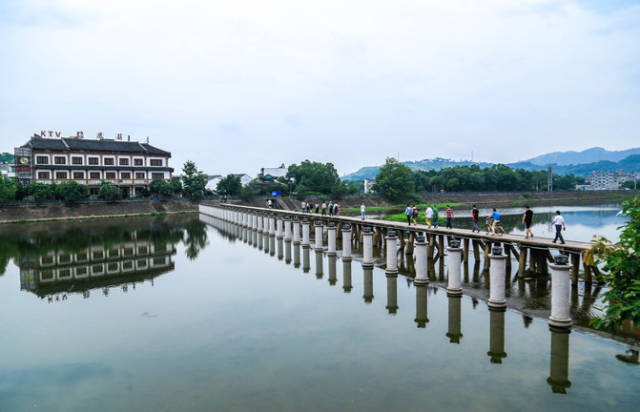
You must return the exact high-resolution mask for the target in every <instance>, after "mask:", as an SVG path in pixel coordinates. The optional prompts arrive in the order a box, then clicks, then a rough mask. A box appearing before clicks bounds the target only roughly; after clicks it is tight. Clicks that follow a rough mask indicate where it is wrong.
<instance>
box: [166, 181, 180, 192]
mask: <svg viewBox="0 0 640 412" xmlns="http://www.w3.org/2000/svg"><path fill="white" fill-rule="evenodd" d="M169 186H171V191H172V192H173V193H175V194H180V193H182V182H181V181H180V180H178V179H171V182H170V183H169Z"/></svg>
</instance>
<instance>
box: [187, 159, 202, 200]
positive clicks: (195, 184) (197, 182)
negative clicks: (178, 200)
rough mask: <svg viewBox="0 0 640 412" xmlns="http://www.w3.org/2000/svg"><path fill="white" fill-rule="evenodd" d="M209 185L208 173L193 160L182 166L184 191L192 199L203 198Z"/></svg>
mask: <svg viewBox="0 0 640 412" xmlns="http://www.w3.org/2000/svg"><path fill="white" fill-rule="evenodd" d="M206 185H207V175H205V174H204V173H202V172H201V171H199V170H198V168H197V167H196V164H195V163H194V162H192V161H191V160H187V161H186V162H185V164H184V166H183V167H182V193H184V194H185V195H186V196H188V197H190V198H192V199H202V198H203V197H204V188H205V186H206Z"/></svg>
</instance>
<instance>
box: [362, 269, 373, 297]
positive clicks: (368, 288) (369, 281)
mask: <svg viewBox="0 0 640 412" xmlns="http://www.w3.org/2000/svg"><path fill="white" fill-rule="evenodd" d="M363 271H364V295H363V296H362V298H363V299H364V301H365V303H371V302H373V265H372V266H368V267H367V266H363Z"/></svg>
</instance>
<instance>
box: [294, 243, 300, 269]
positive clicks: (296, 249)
mask: <svg viewBox="0 0 640 412" xmlns="http://www.w3.org/2000/svg"><path fill="white" fill-rule="evenodd" d="M293 266H294V267H295V268H299V267H300V244H299V243H294V244H293Z"/></svg>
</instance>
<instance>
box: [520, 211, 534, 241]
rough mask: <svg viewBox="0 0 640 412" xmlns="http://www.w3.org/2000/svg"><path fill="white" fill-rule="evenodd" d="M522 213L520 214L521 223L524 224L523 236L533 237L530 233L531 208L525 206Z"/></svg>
mask: <svg viewBox="0 0 640 412" xmlns="http://www.w3.org/2000/svg"><path fill="white" fill-rule="evenodd" d="M524 208H525V211H524V214H523V215H522V224H523V225H524V238H525V239H527V238H528V237H529V236H531V237H533V233H531V223H532V222H533V210H531V209H530V208H529V206H525V207H524Z"/></svg>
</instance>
